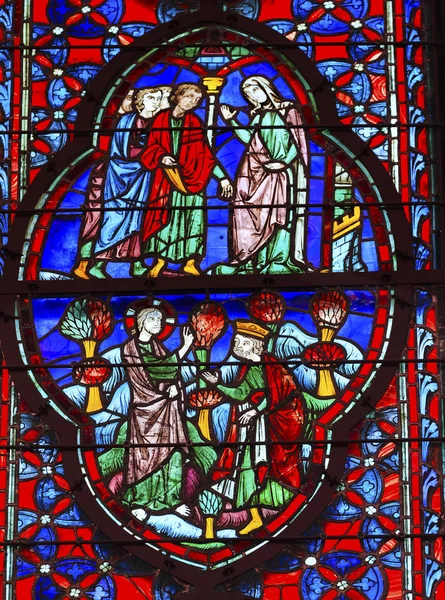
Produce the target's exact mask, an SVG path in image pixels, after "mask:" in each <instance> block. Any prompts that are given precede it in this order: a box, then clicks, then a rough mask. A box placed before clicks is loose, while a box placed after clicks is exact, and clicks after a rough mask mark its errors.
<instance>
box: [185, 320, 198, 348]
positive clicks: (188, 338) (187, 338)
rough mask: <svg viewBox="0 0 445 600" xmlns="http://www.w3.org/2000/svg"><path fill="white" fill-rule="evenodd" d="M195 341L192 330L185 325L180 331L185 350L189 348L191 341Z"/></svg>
mask: <svg viewBox="0 0 445 600" xmlns="http://www.w3.org/2000/svg"><path fill="white" fill-rule="evenodd" d="M194 339H195V337H194V335H193V332H192V330H191V329H190V327H189V326H188V325H186V326H185V327H184V329H183V330H182V341H183V343H184V346H186V347H187V348H190V346H191V345H192V344H193V340H194Z"/></svg>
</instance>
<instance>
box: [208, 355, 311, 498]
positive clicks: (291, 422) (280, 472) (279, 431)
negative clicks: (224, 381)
mask: <svg viewBox="0 0 445 600" xmlns="http://www.w3.org/2000/svg"><path fill="white" fill-rule="evenodd" d="M263 359H264V362H265V376H266V377H265V380H266V385H267V389H266V390H258V392H256V393H255V394H253V395H252V397H251V398H250V400H251V401H252V402H253V403H255V404H260V403H261V401H262V400H263V398H264V395H265V393H266V394H267V398H268V406H267V408H266V423H267V434H266V435H267V437H268V438H269V439H271V440H272V441H273V442H279V441H280V440H283V441H289V442H293V441H296V440H298V439H299V438H300V435H301V432H302V430H303V425H304V409H303V402H302V399H301V393H300V392H299V390H298V388H297V385H296V383H295V382H294V380H293V377H292V375H290V373H288V372H287V371H286V369H285V368H284V367H283V366H282V365H280V364H279V363H277V361H276V359H275V358H274V357H273V356H271V355H270V354H267V353H265V354H263ZM248 368H249V367H248V366H247V365H243V366H242V368H241V369H240V372H239V375H238V380H239V381H241V380H242V379H243V378H244V374H245V370H246V369H248ZM237 427H238V424H237V412H236V408H235V406H233V407H232V411H231V423H230V425H229V432H228V436H227V441H228V442H236V441H237ZM300 448H301V446H300V445H299V444H292V443H291V444H283V445H282V444H279V443H278V444H273V445H271V446H269V456H270V464H269V465H268V466H269V474H270V476H271V477H272V478H273V479H275V480H276V481H278V482H280V483H282V484H284V485H287V486H290V487H292V488H294V489H299V487H300ZM235 451H236V449H234V448H233V447H226V448H224V451H223V453H222V455H221V458H220V459H219V461H218V464H217V466H216V468H215V471H214V473H213V479H214V480H215V481H218V480H220V479H223V478H225V477H229V476H231V474H232V471H233V464H234V458H235ZM257 478H258V480H259V481H261V482H262V480H263V477H262V476H259V477H257Z"/></svg>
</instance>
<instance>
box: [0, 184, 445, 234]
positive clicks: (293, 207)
mask: <svg viewBox="0 0 445 600" xmlns="http://www.w3.org/2000/svg"><path fill="white" fill-rule="evenodd" d="M352 187H353V186H352ZM343 189H344V188H343ZM73 191H74V192H76V193H77V194H82V192H79V190H73ZM85 196H86V193H85ZM214 198H215V199H217V200H222V202H224V201H225V202H226V207H224V206H166V207H164V208H163V209H160V208H159V206H144V207H139V206H124V207H122V208H89V207H88V205H81V206H80V207H79V208H40V209H30V210H24V209H21V208H20V205H19V206H18V207H17V208H16V209H13V208H9V209H0V215H15V218H16V219H21V218H24V217H26V218H29V217H33V216H34V215H49V214H57V215H79V214H88V213H113V212H119V213H121V212H131V213H133V212H140V213H146V212H151V211H160V210H167V211H168V212H170V211H172V212H173V211H179V212H187V211H192V212H194V213H195V212H198V211H203V212H207V211H213V210H224V209H225V208H227V209H229V210H246V207H245V206H243V205H239V204H234V203H233V202H231V201H230V200H224V199H221V198H219V196H214ZM94 202H98V203H99V202H100V203H102V204H105V203H106V200H103V199H100V200H95V201H94ZM275 206H276V205H274V204H262V205H261V206H258V207H255V210H256V211H257V210H266V209H269V208H275ZM281 206H282V207H283V208H285V209H286V210H288V211H289V212H298V211H299V210H301V209H302V208H308V209H312V210H313V211H316V210H317V209H321V208H331V209H336V208H348V209H349V208H356V207H357V206H359V207H360V208H361V209H362V210H364V211H366V210H367V209H368V208H370V207H377V208H380V209H381V210H382V211H386V210H403V209H404V208H406V207H408V206H423V207H427V208H429V207H433V206H438V207H444V206H445V201H442V202H435V201H432V202H431V201H427V202H421V201H419V202H390V203H389V202H387V203H385V204H382V203H381V202H366V203H359V204H357V202H340V201H339V202H335V201H333V202H321V203H319V204H315V203H311V202H304V203H301V204H282V205H281ZM310 212H311V211H310V210H309V211H308V213H309V214H310ZM215 226H216V225H213V227H215ZM210 227H212V225H211V226H210Z"/></svg>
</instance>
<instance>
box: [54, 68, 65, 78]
mask: <svg viewBox="0 0 445 600" xmlns="http://www.w3.org/2000/svg"><path fill="white" fill-rule="evenodd" d="M53 75H55V76H56V77H60V76H61V75H63V69H54V71H53Z"/></svg>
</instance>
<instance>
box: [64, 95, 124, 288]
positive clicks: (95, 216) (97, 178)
mask: <svg viewBox="0 0 445 600" xmlns="http://www.w3.org/2000/svg"><path fill="white" fill-rule="evenodd" d="M133 98H134V89H130V90H128V92H127V94H126V96H125V98H124V99H123V101H122V104H121V105H120V107H119V110H118V111H117V114H118V117H119V118H120V117H121V116H122V115H125V114H128V113H131V112H133ZM106 165H107V159H106V158H103V159H101V160H99V161H98V162H97V163H96V164H95V165H94V166H93V168H92V170H91V175H90V179H89V186H88V196H87V201H86V211H85V213H84V215H83V219H82V224H81V231H80V236H79V243H80V248H79V260H78V263H77V264H76V266H75V267H74V270H73V274H74V275H75V276H76V277H79V278H80V279H89V278H90V277H89V275H88V273H87V269H88V263H89V260H90V257H91V254H92V251H93V247H94V241H95V239H96V238H97V236H98V233H99V227H100V223H101V220H102V208H103V205H102V192H103V187H104V178H105V173H106Z"/></svg>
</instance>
